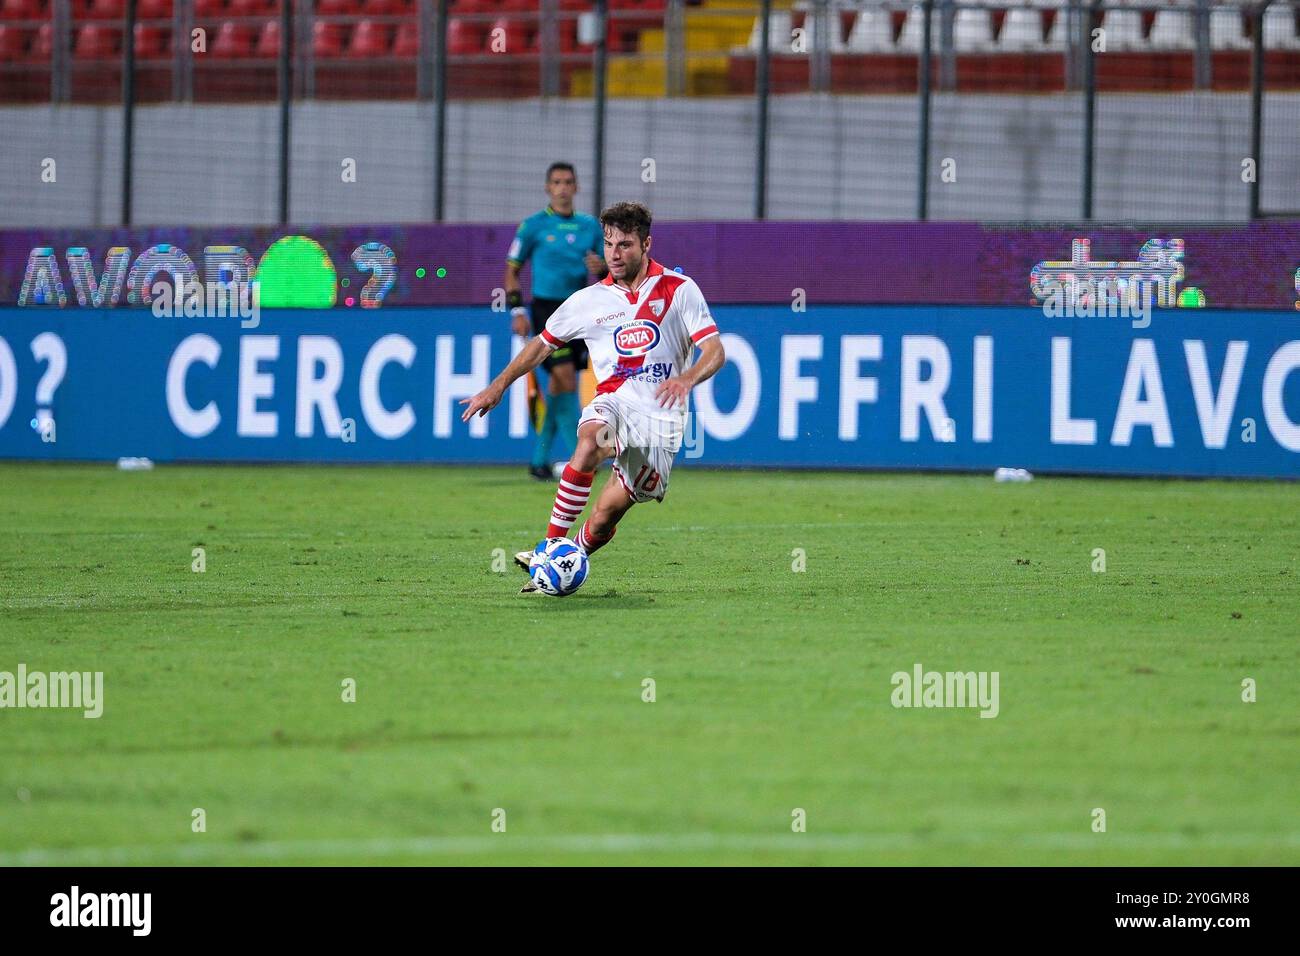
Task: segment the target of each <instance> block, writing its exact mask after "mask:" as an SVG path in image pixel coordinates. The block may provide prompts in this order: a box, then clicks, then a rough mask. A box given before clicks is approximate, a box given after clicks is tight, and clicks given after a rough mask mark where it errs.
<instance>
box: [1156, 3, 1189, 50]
mask: <svg viewBox="0 0 1300 956" xmlns="http://www.w3.org/2000/svg"><path fill="white" fill-rule="evenodd" d="M1195 23H1196V19H1195V17H1194V16H1193V14H1192V12H1191V11H1190V10H1157V11H1156V19H1155V22H1154V23H1152V24H1151V36H1150V37H1149V39H1150V42H1151V46H1152V48H1153V49H1156V50H1190V49H1191V48H1192V47H1193V46H1195V45H1196V34H1195V29H1194V28H1195Z"/></svg>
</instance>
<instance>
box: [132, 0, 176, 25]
mask: <svg viewBox="0 0 1300 956" xmlns="http://www.w3.org/2000/svg"><path fill="white" fill-rule="evenodd" d="M135 17H136V19H137V20H170V19H171V18H172V0H139V2H138V3H137V4H136V7H135Z"/></svg>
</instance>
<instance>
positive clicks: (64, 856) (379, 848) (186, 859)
mask: <svg viewBox="0 0 1300 956" xmlns="http://www.w3.org/2000/svg"><path fill="white" fill-rule="evenodd" d="M980 844H994V845H997V846H999V847H1002V848H1007V847H1023V848H1029V849H1058V850H1080V849H1088V850H1097V851H1106V850H1121V849H1130V850H1136V849H1233V848H1243V847H1244V848H1253V847H1268V848H1280V847H1300V833H1285V834H1282V833H1224V834H1216V835H1210V834H1207V835H1205V836H1203V837H1193V836H1188V835H1187V834H1185V833H1133V834H1114V833H1112V834H1106V835H1104V836H1103V835H1100V834H1094V833H1029V834H1007V833H966V834H946V835H945V834H937V833H936V834H930V835H924V836H922V835H917V834H911V833H827V834H788V835H787V834H744V833H736V834H722V833H659V834H642V833H622V834H603V835H602V834H583V835H579V834H575V835H570V836H510V835H506V834H498V835H495V836H461V837H457V836H440V837H437V836H431V837H379V838H374V839H339V840H278V841H277V840H272V841H267V842H264V843H206V842H199V841H198V840H196V841H195V842H194V843H190V844H160V845H158V846H121V847H71V848H64V849H54V848H50V849H31V850H18V851H13V852H6V853H0V866H124V865H132V864H144V863H203V862H208V861H213V860H218V859H230V858H234V859H242V860H279V859H290V858H304V857H306V858H317V859H328V858H340V857H386V856H447V855H478V854H489V853H501V852H515V853H687V852H695V851H700V850H738V851H778V852H788V853H801V852H809V851H823V852H825V851H830V852H837V853H844V852H853V851H885V850H910V849H922V848H927V847H929V848H933V847H942V846H953V845H960V846H971V845H980Z"/></svg>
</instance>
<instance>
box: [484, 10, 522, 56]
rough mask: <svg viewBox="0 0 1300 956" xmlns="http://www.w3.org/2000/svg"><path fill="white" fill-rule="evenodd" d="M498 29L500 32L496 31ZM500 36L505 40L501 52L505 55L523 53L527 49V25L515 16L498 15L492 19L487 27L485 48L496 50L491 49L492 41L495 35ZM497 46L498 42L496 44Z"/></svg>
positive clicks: (494, 40) (490, 50)
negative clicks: (495, 18)
mask: <svg viewBox="0 0 1300 956" xmlns="http://www.w3.org/2000/svg"><path fill="white" fill-rule="evenodd" d="M498 30H500V31H501V33H497V31H498ZM498 36H499V37H502V38H504V40H505V49H504V50H502V51H501V52H502V53H503V54H505V55H507V56H515V55H518V54H521V53H525V52H527V50H528V25H527V24H526V23H524V21H523V20H520V19H519V18H517V17H500V18H498V19H497V20H495V21H493V23H492V25H491V26H490V27H488V33H487V50H488V52H489V53H492V52H496V51H495V50H494V49H493V43H494V42H496V37H498ZM497 45H498V47H499V46H500V44H499V43H498V44H497Z"/></svg>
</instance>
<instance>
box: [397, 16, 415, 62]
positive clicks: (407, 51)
mask: <svg viewBox="0 0 1300 956" xmlns="http://www.w3.org/2000/svg"><path fill="white" fill-rule="evenodd" d="M419 55H420V25H419V24H418V23H416V22H415V21H414V20H403V21H402V22H401V23H400V24H398V26H397V39H395V40H394V41H393V56H400V57H413V56H419Z"/></svg>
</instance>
